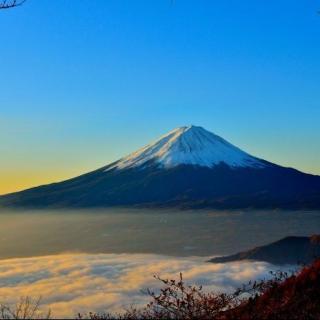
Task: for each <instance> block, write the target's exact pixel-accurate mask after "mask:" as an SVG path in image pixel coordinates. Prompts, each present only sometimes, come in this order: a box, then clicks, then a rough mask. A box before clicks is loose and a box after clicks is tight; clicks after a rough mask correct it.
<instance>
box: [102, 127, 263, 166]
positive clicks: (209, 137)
mask: <svg viewBox="0 0 320 320" xmlns="http://www.w3.org/2000/svg"><path fill="white" fill-rule="evenodd" d="M150 162H154V163H155V164H158V166H160V167H164V168H172V167H175V166H178V165H195V166H202V167H213V166H215V165H218V164H221V163H224V164H226V165H228V166H230V167H255V168H259V167H264V166H265V164H264V163H263V162H262V161H261V160H260V159H257V158H255V157H253V156H251V155H249V154H247V153H246V152H244V151H242V150H240V149H239V148H237V147H235V146H234V145H232V144H230V143H229V142H227V141H226V140H224V139H222V138H221V137H219V136H217V135H215V134H213V133H211V132H209V131H207V130H205V129H203V128H202V127H197V126H184V127H180V128H176V129H174V130H172V131H170V132H169V133H167V134H166V135H164V136H162V137H161V138H160V139H158V140H157V141H155V142H154V143H151V144H149V145H147V146H145V147H143V148H141V149H139V150H138V151H136V152H133V153H131V154H130V155H128V156H126V157H124V158H122V159H120V160H119V161H117V162H116V163H114V164H113V165H112V166H109V167H108V168H107V170H110V169H113V168H117V169H125V168H132V167H140V166H144V165H146V164H147V163H150Z"/></svg>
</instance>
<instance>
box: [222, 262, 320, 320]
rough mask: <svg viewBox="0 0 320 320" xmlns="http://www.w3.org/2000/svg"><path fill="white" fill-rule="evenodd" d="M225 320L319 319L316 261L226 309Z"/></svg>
mask: <svg viewBox="0 0 320 320" xmlns="http://www.w3.org/2000/svg"><path fill="white" fill-rule="evenodd" d="M227 315H228V316H227V317H226V319H248V320H249V319H263V320H264V319H266V320H267V319H281V320H282V319H285V320H286V319H288V320H289V319H299V320H300V319H320V260H317V261H315V262H314V263H313V264H312V265H310V266H307V267H304V268H303V269H302V270H301V271H300V272H299V273H297V274H296V275H292V276H290V277H287V278H286V279H284V280H283V281H281V280H279V279H275V280H273V281H272V282H270V285H269V287H268V286H267V287H265V288H264V289H262V293H261V294H257V295H255V296H254V297H251V298H249V299H248V300H247V301H245V302H244V303H243V304H241V305H240V306H239V307H237V308H235V309H233V310H230V313H229V314H228V313H227Z"/></svg>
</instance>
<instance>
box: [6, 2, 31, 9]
mask: <svg viewBox="0 0 320 320" xmlns="http://www.w3.org/2000/svg"><path fill="white" fill-rule="evenodd" d="M26 1H27V0H11V1H10V0H9V1H8V0H2V1H0V9H10V8H14V7H18V6H21V5H22V4H24V3H25V2H26Z"/></svg>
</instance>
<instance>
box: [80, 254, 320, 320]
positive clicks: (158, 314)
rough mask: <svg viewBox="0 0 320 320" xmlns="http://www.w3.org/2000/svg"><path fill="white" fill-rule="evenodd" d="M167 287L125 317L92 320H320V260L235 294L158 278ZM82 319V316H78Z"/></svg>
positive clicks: (100, 317)
mask: <svg viewBox="0 0 320 320" xmlns="http://www.w3.org/2000/svg"><path fill="white" fill-rule="evenodd" d="M158 279H159V280H160V281H161V282H162V283H163V284H164V287H163V288H162V289H161V290H160V292H159V293H154V292H153V291H149V295H150V296H151V302H150V303H149V304H148V305H147V306H146V307H144V308H142V309H139V308H137V309H136V308H132V309H130V310H128V311H126V312H125V313H123V314H118V315H115V314H95V313H90V314H89V315H87V317H89V318H91V319H100V320H101V319H115V318H117V319H131V320H134V319H190V320H191V319H213V320H235V319H240V320H241V319H242V320H253V319H258V320H259V319H261V320H269V319H270V320H271V319H276V320H277V319H279V320H280V319H281V320H289V319H293V320H294V319H299V320H300V319H302V320H304V319H305V320H307V319H311V320H312V319H320V260H317V261H315V262H314V263H313V264H312V265H310V266H306V267H304V268H303V269H302V270H301V271H299V272H298V273H296V274H292V275H288V274H287V273H283V272H278V273H275V274H274V277H273V278H272V279H271V280H263V281H260V282H254V283H253V284H249V285H246V286H244V287H243V288H241V289H238V290H237V291H235V292H234V293H233V294H225V293H205V292H203V291H202V287H196V286H187V285H186V284H185V283H184V281H183V279H182V275H181V274H180V278H179V279H178V280H177V281H176V280H163V279H160V278H158ZM79 318H83V316H81V315H79Z"/></svg>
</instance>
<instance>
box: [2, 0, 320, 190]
mask: <svg viewBox="0 0 320 320" xmlns="http://www.w3.org/2000/svg"><path fill="white" fill-rule="evenodd" d="M318 10H320V1H311V0H310V1H308V0H293V1H292V0H291V1H289V0H268V1H257V0H246V1H239V0H230V1H214V0H145V1H142V0H78V1H76V0H70V1H66V0H54V1H53V0H27V2H26V3H25V5H23V6H21V7H19V8H16V9H10V10H2V11H1V12H0V28H1V50H0V61H1V63H0V139H1V140H0V155H1V158H0V184H1V185H0V193H1V191H2V193H4V192H7V191H13V190H16V189H20V188H23V187H26V186H31V185H36V184H38V183H46V182H50V181H54V180H59V179H63V178H65V177H70V176H73V175H77V174H79V173H82V172H83V171H88V170H91V169H95V168H97V167H99V166H102V165H105V164H107V163H108V162H109V161H112V160H115V159H117V158H118V157H120V156H122V155H125V154H127V153H128V152H131V151H133V150H135V149H136V148H138V147H140V146H142V145H144V144H146V143H148V142H149V141H150V140H153V139H154V138H156V137H158V136H159V135H161V134H163V133H165V132H167V131H168V130H171V129H173V128H175V127H177V126H181V125H189V124H195V125H200V126H203V127H205V128H207V129H208V130H211V131H213V132H215V133H216V134H219V135H221V136H223V137H224V138H225V139H227V140H229V141H230V142H232V143H234V144H236V145H237V146H239V147H241V148H242V149H244V150H246V151H248V152H250V153H252V154H254V155H256V156H259V157H262V158H265V159H267V160H269V161H273V162H276V163H279V164H282V165H285V166H294V167H296V168H298V169H300V170H303V171H307V172H313V173H316V174H320V15H319V14H317V11H318ZM1 177H2V178H1ZM1 181H2V182H1Z"/></svg>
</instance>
